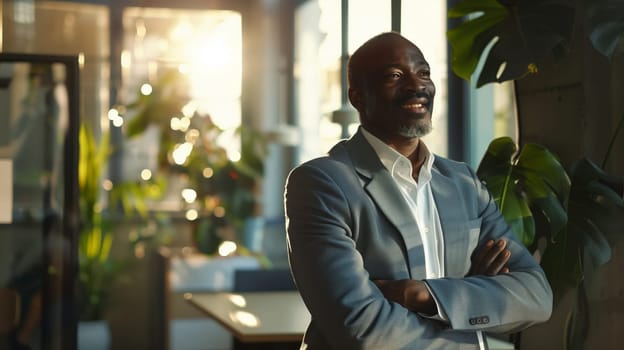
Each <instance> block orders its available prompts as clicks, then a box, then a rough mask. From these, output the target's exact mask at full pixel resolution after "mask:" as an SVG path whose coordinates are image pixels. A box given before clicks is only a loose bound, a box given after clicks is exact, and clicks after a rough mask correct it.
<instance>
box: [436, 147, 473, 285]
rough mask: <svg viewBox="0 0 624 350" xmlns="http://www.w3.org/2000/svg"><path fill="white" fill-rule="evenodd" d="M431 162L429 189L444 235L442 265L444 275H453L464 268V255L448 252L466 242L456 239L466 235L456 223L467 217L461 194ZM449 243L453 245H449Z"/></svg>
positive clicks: (463, 237)
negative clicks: (460, 200)
mask: <svg viewBox="0 0 624 350" xmlns="http://www.w3.org/2000/svg"><path fill="white" fill-rule="evenodd" d="M437 162H438V160H437V159H436V161H435V162H434V164H433V169H432V177H431V191H432V193H433V198H434V201H435V203H436V208H437V209H438V216H439V218H440V225H441V226H442V232H443V237H444V252H445V254H444V263H445V264H444V267H445V273H444V275H445V276H454V275H456V272H457V271H459V270H462V269H463V268H464V261H465V256H464V255H463V254H454V253H453V254H450V253H449V252H456V251H457V250H456V249H457V243H459V244H460V245H462V243H467V241H466V242H458V240H465V239H466V237H467V235H462V236H458V235H461V233H462V232H461V231H462V227H464V226H463V225H462V226H461V227H459V226H458V225H459V224H460V223H464V222H465V221H466V219H467V218H465V217H464V210H462V206H463V203H461V202H459V199H460V198H461V196H460V195H459V192H458V190H457V187H456V186H455V183H454V182H453V181H452V180H451V179H450V178H448V177H447V176H445V175H443V174H442V173H440V171H439V170H438V169H437V167H436V163H437ZM451 243H452V244H453V245H451Z"/></svg>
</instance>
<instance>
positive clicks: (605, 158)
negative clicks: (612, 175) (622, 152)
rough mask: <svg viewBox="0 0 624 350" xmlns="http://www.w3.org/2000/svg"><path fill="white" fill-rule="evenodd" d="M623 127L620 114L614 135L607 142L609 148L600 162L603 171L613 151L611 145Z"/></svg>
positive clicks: (623, 119) (623, 117) (623, 121)
mask: <svg viewBox="0 0 624 350" xmlns="http://www.w3.org/2000/svg"><path fill="white" fill-rule="evenodd" d="M623 126H624V114H622V118H621V119H620V122H619V123H618V126H617V128H615V133H614V134H613V137H611V140H610V141H609V147H608V148H607V154H605V157H604V159H603V160H602V166H601V168H602V169H604V168H605V166H606V165H607V160H608V159H609V156H611V151H612V150H613V145H614V144H615V140H616V139H617V136H618V134H619V133H620V131H621V130H622V127H623Z"/></svg>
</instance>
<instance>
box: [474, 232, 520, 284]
mask: <svg viewBox="0 0 624 350" xmlns="http://www.w3.org/2000/svg"><path fill="white" fill-rule="evenodd" d="M506 246H507V241H505V240H502V239H501V240H498V241H497V242H494V240H489V241H488V242H487V243H486V244H485V246H483V247H482V248H481V249H480V250H479V251H478V252H477V254H476V255H475V257H474V259H473V260H472V266H471V267H470V271H469V272H468V276H474V275H486V276H495V275H498V274H500V273H508V272H509V268H508V267H507V266H505V264H507V262H508V261H509V258H510V257H511V251H509V249H507V248H505V247H506Z"/></svg>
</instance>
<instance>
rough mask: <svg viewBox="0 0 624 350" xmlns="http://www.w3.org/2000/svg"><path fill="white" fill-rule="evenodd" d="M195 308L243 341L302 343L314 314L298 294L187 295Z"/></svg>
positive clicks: (284, 292) (221, 293)
mask: <svg viewBox="0 0 624 350" xmlns="http://www.w3.org/2000/svg"><path fill="white" fill-rule="evenodd" d="M184 298H185V299H186V300H187V301H188V302H190V303H191V304H192V305H193V306H195V307H197V308H198V309H199V310H201V311H202V312H204V313H206V314H207V315H208V316H210V317H211V318H213V319H214V320H215V321H217V322H218V323H219V324H221V325H222V326H223V327H225V328H226V329H227V330H228V331H229V332H230V333H232V335H234V337H236V339H238V340H239V341H241V342H245V343H248V342H256V343H258V342H300V341H301V339H303V334H304V332H305V330H306V328H307V327H308V324H309V323H310V313H309V312H308V310H307V309H306V307H305V305H304V304H303V300H301V296H300V295H299V293H298V292H296V291H280V292H244V293H225V292H217V293H186V294H185V295H184Z"/></svg>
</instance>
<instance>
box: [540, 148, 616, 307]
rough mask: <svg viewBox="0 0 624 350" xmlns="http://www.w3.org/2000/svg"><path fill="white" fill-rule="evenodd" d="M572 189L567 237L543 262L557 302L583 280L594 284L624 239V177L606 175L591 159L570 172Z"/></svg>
mask: <svg viewBox="0 0 624 350" xmlns="http://www.w3.org/2000/svg"><path fill="white" fill-rule="evenodd" d="M570 177H571V180H572V186H571V189H570V200H569V204H568V217H569V221H568V224H567V226H566V230H565V234H562V235H560V236H559V237H560V238H561V239H556V240H555V242H554V243H553V244H550V245H549V246H548V248H547V249H546V251H545V252H544V256H543V259H542V267H543V268H544V271H545V272H546V275H547V276H548V280H549V281H550V283H551V285H552V287H553V290H554V291H555V300H558V299H559V298H560V297H561V296H562V293H564V292H565V291H567V290H569V289H570V288H573V287H576V286H578V285H579V283H580V282H581V280H585V281H586V284H587V283H590V282H589V281H590V280H591V279H592V277H593V275H594V273H595V272H596V270H597V269H598V268H600V267H601V266H603V265H604V264H606V263H607V262H609V261H610V260H611V246H612V245H613V244H615V243H616V242H617V241H618V240H619V239H620V238H622V237H624V198H623V197H622V196H623V193H624V177H617V176H613V175H610V174H607V173H606V172H604V171H603V170H602V169H601V168H599V167H598V166H597V165H595V164H594V163H592V162H591V161H590V160H588V159H585V158H583V159H581V160H579V161H577V162H576V163H574V164H573V165H572V167H571V168H570Z"/></svg>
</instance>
